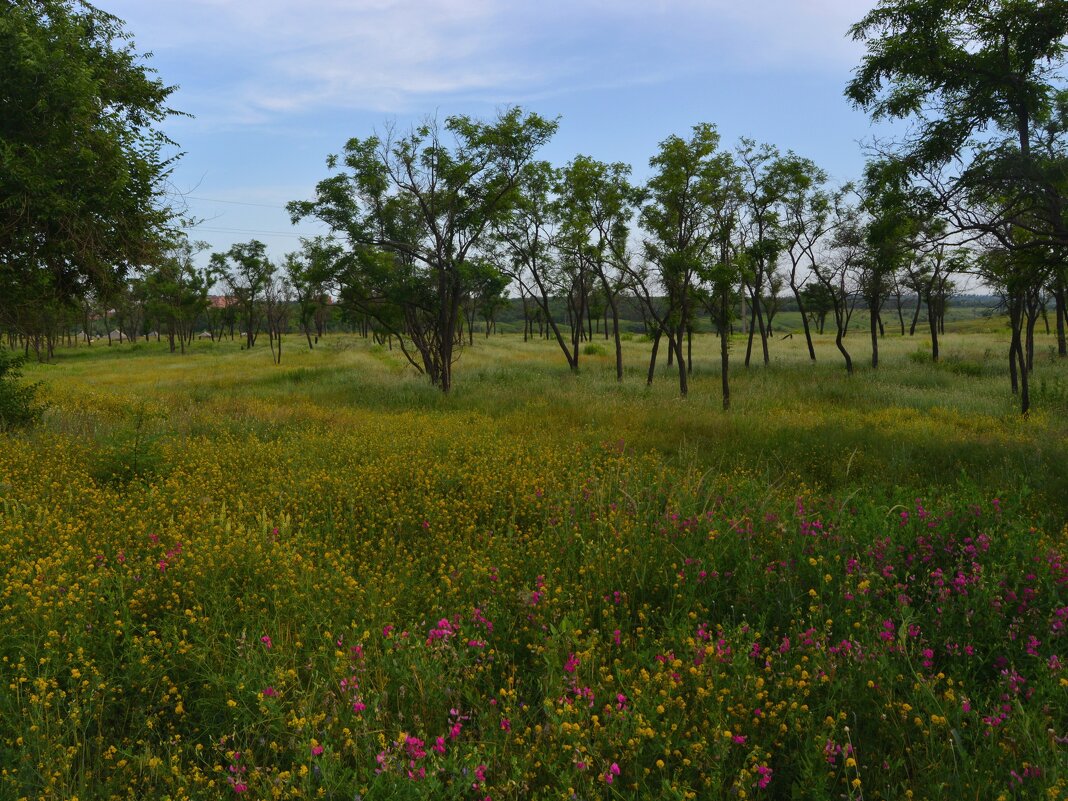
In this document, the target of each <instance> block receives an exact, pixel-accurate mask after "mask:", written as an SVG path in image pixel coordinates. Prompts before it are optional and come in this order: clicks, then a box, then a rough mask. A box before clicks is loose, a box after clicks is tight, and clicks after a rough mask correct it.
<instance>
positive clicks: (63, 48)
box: [0, 0, 176, 318]
mask: <svg viewBox="0 0 1068 801" xmlns="http://www.w3.org/2000/svg"><path fill="white" fill-rule="evenodd" d="M0 75H3V80H2V81H0V296H2V297H3V298H4V301H3V303H2V304H0V306H2V308H0V313H4V314H6V315H7V316H8V317H9V318H10V317H11V308H12V306H13V305H15V304H19V303H21V304H30V305H33V304H40V303H41V302H44V301H47V302H62V301H66V300H69V299H70V298H72V297H73V296H76V295H80V294H82V293H84V292H85V291H87V290H90V289H101V288H103V287H105V286H106V285H108V284H109V283H112V282H113V281H114V280H115V279H116V278H117V277H121V276H122V275H123V274H124V273H125V271H126V269H127V268H128V267H129V266H130V265H136V264H142V263H145V262H147V261H148V260H150V259H151V258H152V257H153V256H155V255H156V254H157V253H158V251H159V249H160V246H159V243H160V234H161V231H162V229H163V228H164V227H165V226H166V224H167V223H168V221H169V220H170V219H171V213H170V210H169V209H168V208H167V206H166V204H165V203H164V197H163V195H164V189H165V187H164V183H165V179H166V178H167V175H168V173H169V170H170V167H171V163H172V160H173V158H167V157H166V156H165V151H166V150H167V149H168V147H169V146H170V145H171V143H170V141H169V140H168V139H167V137H166V136H165V135H164V134H163V133H162V131H161V130H160V128H159V124H160V123H161V122H162V121H163V120H164V119H166V118H167V117H168V116H170V115H172V114H174V113H176V112H174V111H172V110H171V109H170V108H168V107H167V105H166V103H167V98H168V97H169V96H170V94H171V93H172V92H173V91H174V87H171V86H167V85H165V84H164V83H163V82H161V81H160V80H159V79H158V78H157V77H156V76H155V74H154V71H153V70H152V69H150V68H149V67H148V66H146V64H145V58H144V57H143V56H142V55H140V54H138V53H137V51H136V50H135V49H134V47H133V44H132V42H131V40H130V36H129V34H128V33H127V32H126V31H125V30H124V28H123V23H122V22H121V21H120V20H119V19H117V18H116V17H114V16H112V15H110V14H107V13H105V12H103V11H100V10H99V9H97V8H95V7H93V6H91V5H89V4H88V3H85V2H81V0H0Z"/></svg>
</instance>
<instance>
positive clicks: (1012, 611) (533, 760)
mask: <svg viewBox="0 0 1068 801" xmlns="http://www.w3.org/2000/svg"><path fill="white" fill-rule="evenodd" d="M950 328H951V329H952V330H950V332H949V333H947V335H946V336H945V337H944V339H943V341H942V352H943V359H942V361H941V362H940V363H939V364H932V363H930V361H929V358H928V357H927V355H926V353H927V352H926V349H925V348H926V340H925V339H924V338H922V337H921V336H917V337H914V338H908V337H904V338H902V337H898V336H894V335H890V336H888V337H887V338H886V339H885V341H884V342H883V344H882V346H881V347H882V362H881V365H880V368H879V370H878V371H872V370H871V369H870V368H867V367H866V366H865V365H864V359H865V358H866V357H867V355H868V351H867V347H866V343H865V341H864V337H863V335H862V334H860V333H858V334H851V335H850V338H849V340H848V344H849V346H850V347H851V349H852V350H853V356H854V359H855V361H856V362H857V368H858V369H857V373H856V374H855V375H853V376H851V377H850V376H847V375H846V374H845V371H844V370H843V369H842V367H841V362H840V359H839V357H838V356H837V354H836V352H835V351H834V346H833V341H832V339H831V338H830V337H822V338H820V340H819V343H818V361H817V363H816V364H814V365H813V364H810V363H808V359H807V354H806V353H805V352H804V344H803V339H801V338H800V337H794V338H793V339H789V340H783V339H776V340H775V341H774V342H773V343H772V362H771V365H770V366H768V367H767V368H765V367H763V366H761V365H759V364H755V365H754V366H753V367H751V368H749V369H748V370H747V369H745V368H744V367H742V366H741V364H740V362H741V357H742V355H743V353H744V342H743V341H742V340H741V339H740V338H738V339H736V340H735V341H734V342H733V344H732V358H733V360H734V365H733V367H732V390H733V396H732V403H733V408H732V409H731V411H730V412H723V411H722V410H721V409H720V398H719V374H718V343H717V341H716V340H714V339H713V338H712V337H710V336H707V335H702V336H698V337H697V340H696V342H695V348H694V353H695V363H694V376H693V382H692V385H691V393H690V396H689V397H688V398H686V399H685V400H680V399H679V398H678V397H677V384H676V383H675V381H674V374H673V373H672V372H671V370H669V368H668V367H667V366H666V364H663V362H662V363H661V367H660V370H659V375H658V377H657V380H656V382H655V383H654V384H653V386H651V387H647V386H646V385H645V369H646V366H647V363H646V360H647V354H648V351H649V343H648V342H647V341H645V340H643V339H642V338H641V337H639V336H630V337H628V339H627V341H626V342H625V343H624V344H625V347H626V351H625V363H626V365H627V375H626V376H625V380H624V381H623V382H622V383H620V384H617V383H616V381H615V380H614V372H613V366H612V353H611V344H610V343H609V342H603V341H596V342H594V343H591V344H590V345H588V346H587V351H588V352H586V353H584V354H583V355H582V357H581V359H582V363H581V369H580V372H579V373H578V374H577V375H572V374H570V373H569V372H568V371H567V369H566V365H565V363H564V360H563V358H562V357H561V356H560V354H559V352H558V351H557V350H556V346H555V344H554V343H551V342H545V341H532V342H523V341H522V337H521V336H517V335H516V334H514V333H511V334H507V335H504V336H494V337H491V338H489V339H483V338H479V337H476V341H475V345H474V346H473V347H471V348H468V349H466V350H465V351H464V352H463V355H462V357H461V359H460V362H459V363H458V365H457V371H456V384H455V388H454V390H453V392H452V393H451V394H450V395H448V396H444V395H442V394H441V393H440V392H438V391H437V390H435V389H433V388H432V387H430V386H429V385H428V384H427V383H426V382H425V381H424V380H423V379H421V378H419V377H418V376H416V375H415V374H414V373H413V371H412V370H411V368H408V367H406V366H405V364H404V360H403V358H402V357H401V355H400V354H399V353H398V352H396V351H391V350H390V349H389V348H388V347H384V346H377V345H373V344H371V343H370V342H369V341H366V340H363V339H360V338H358V337H354V336H346V335H331V336H329V337H327V338H326V339H325V340H324V341H323V342H322V343H320V345H319V347H318V348H316V350H314V351H311V352H309V351H308V349H307V348H306V346H305V345H304V343H303V341H302V340H301V339H300V338H299V337H296V336H291V337H288V338H287V343H286V350H285V355H284V356H283V360H282V364H281V365H280V366H274V365H272V364H271V360H270V354H269V351H268V350H267V347H266V344H264V345H263V347H262V348H261V347H259V346H257V347H256V348H255V349H253V350H251V351H248V350H241V349H240V348H239V345H238V343H231V342H222V343H218V344H215V343H205V342H197V343H195V344H194V347H193V350H192V351H191V352H190V353H189V354H187V355H185V356H180V355H176V354H170V353H167V352H166V346H165V344H156V343H138V344H135V345H129V344H126V345H122V346H115V347H112V348H108V347H106V346H104V345H101V344H95V345H93V346H92V347H91V348H90V347H85V346H82V347H79V348H75V349H69V350H61V351H59V353H58V356H57V359H56V361H55V363H53V364H50V365H39V366H33V367H30V368H28V369H27V370H26V373H27V378H28V379H30V380H33V381H40V382H41V383H42V397H43V398H44V399H45V400H46V401H47V403H48V405H49V406H48V409H47V411H46V413H45V415H44V419H43V420H42V422H41V424H40V425H39V426H38V427H37V428H36V429H35V430H31V431H28V432H17V433H11V434H3V435H0V570H2V571H3V580H2V582H0V679H2V682H0V798H5V799H6V798H11V799H21V798H26V799H74V798H77V799H79V800H80V801H87V799H141V798H159V799H214V798H229V797H246V798H256V799H260V798H263V799H292V798H327V799H346V801H351V800H352V799H367V800H368V801H373V800H374V799H379V798H397V799H417V798H451V799H478V801H484V799H495V800H496V801H501V800H502V799H520V798H523V799H525V798H546V799H549V798H551V799H561V801H565V800H566V801H571V799H611V798H642V799H645V798H654V799H687V798H739V799H745V798H754V799H760V798H769V799H773V798H774V799H794V798H811V799H832V798H834V799H840V798H847V799H901V798H913V799H937V798H977V799H978V798H994V799H1006V800H1007V799H1016V798H1047V799H1062V798H1066V797H1068V752H1066V745H1068V666H1066V663H1068V649H1066V647H1065V644H1066V639H1065V631H1066V626H1068V525H1066V521H1068V450H1066V445H1068V363H1066V362H1065V360H1063V359H1058V358H1057V357H1056V354H1055V349H1054V347H1053V340H1052V338H1050V337H1048V336H1045V335H1040V337H1039V341H1038V344H1037V347H1036V371H1035V374H1034V376H1033V392H1034V410H1033V412H1032V414H1031V415H1030V416H1029V417H1028V418H1021V417H1020V416H1019V414H1018V413H1017V412H1016V403H1015V401H1014V399H1013V397H1012V396H1011V394H1010V393H1009V391H1008V378H1007V375H1006V372H1007V370H1006V365H1005V362H1006V358H1005V351H1006V350H1007V336H1006V334H1005V332H1004V330H1003V328H1002V327H1001V324H1000V322H999V321H997V320H993V321H992V320H989V319H975V320H960V321H959V322H956V323H953V324H951V325H950Z"/></svg>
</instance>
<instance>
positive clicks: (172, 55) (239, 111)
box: [96, 0, 880, 261]
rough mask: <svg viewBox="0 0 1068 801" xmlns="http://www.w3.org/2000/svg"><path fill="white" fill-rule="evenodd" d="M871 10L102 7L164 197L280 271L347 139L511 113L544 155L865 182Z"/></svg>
mask: <svg viewBox="0 0 1068 801" xmlns="http://www.w3.org/2000/svg"><path fill="white" fill-rule="evenodd" d="M872 2H873V0H748V1H747V2H739V1H738V0H537V2H531V1H530V0H302V2H294V1H293V0H174V1H172V0H99V1H98V2H97V3H96V5H97V6H98V7H100V8H102V9H103V10H105V11H108V12H110V13H112V14H114V15H116V16H117V17H119V18H120V19H122V20H124V21H125V22H126V30H127V31H128V32H129V33H130V34H131V35H132V37H133V43H134V46H135V48H136V49H137V50H138V51H139V52H142V53H146V52H151V53H152V57H151V59H149V61H148V63H149V64H150V65H151V66H152V67H153V68H155V69H156V70H157V72H158V73H159V77H160V78H161V79H162V80H163V81H164V82H165V83H167V84H169V85H174V86H177V87H178V88H177V89H176V91H175V92H174V94H173V95H172V96H171V98H170V105H171V106H172V107H173V108H175V109H178V110H180V111H182V112H183V113H184V114H187V115H189V116H182V117H172V118H170V119H169V120H168V122H167V123H166V125H165V131H166V132H167V133H168V135H169V136H170V138H171V139H173V140H174V141H175V142H176V143H177V144H178V145H179V148H180V150H181V152H182V153H183V154H184V155H183V156H182V158H181V159H180V160H179V161H178V163H177V165H176V167H175V169H174V172H173V175H172V177H171V183H172V187H173V191H174V193H175V196H176V199H179V200H182V199H184V203H185V204H186V205H187V207H188V213H189V214H190V215H192V216H193V217H194V218H195V219H196V220H198V221H199V224H197V225H196V226H195V227H193V228H191V229H190V231H189V233H190V235H191V237H192V238H193V239H196V240H203V241H205V242H206V243H207V244H208V250H207V251H205V253H204V254H203V255H202V257H201V258H202V260H203V261H206V260H207V253H208V252H210V251H222V250H226V249H228V248H229V247H230V246H231V245H232V244H234V243H235V242H247V241H248V240H250V239H253V238H255V239H259V240H261V241H263V242H264V243H266V244H267V247H268V252H269V254H270V255H271V257H272V258H274V259H278V260H280V259H281V258H282V257H283V255H284V254H285V253H287V252H289V251H292V250H296V249H298V248H299V246H300V236H302V235H304V236H308V235H315V234H317V233H323V232H325V228H324V227H322V226H321V224H318V223H316V222H314V221H306V222H302V223H301V224H299V225H297V226H293V225H292V224H291V222H290V220H289V216H288V214H287V213H286V211H285V209H284V206H285V204H286V203H287V202H289V201H291V200H298V199H310V198H311V197H312V196H313V194H314V188H315V184H316V183H317V182H318V181H320V180H322V179H323V178H326V177H327V176H328V175H329V174H330V173H329V171H328V169H327V167H326V158H327V156H328V155H329V154H332V153H339V152H341V150H342V148H343V145H344V143H345V142H346V141H347V140H348V139H350V138H351V137H365V136H369V135H371V134H372V133H374V132H375V131H376V130H377V131H381V130H383V128H384V127H385V126H388V125H390V124H393V125H395V126H396V127H397V129H398V130H406V129H407V128H409V127H411V126H412V125H414V124H417V123H419V122H421V121H423V120H425V119H426V118H428V117H436V118H438V119H441V120H443V119H444V118H445V117H447V116H450V115H453V114H468V115H471V116H474V117H479V118H484V119H489V118H492V117H493V116H494V115H495V113H496V112H497V111H498V110H499V109H502V108H506V107H511V106H514V105H520V106H522V107H524V108H525V109H528V110H530V111H534V112H537V113H539V114H541V115H543V116H547V117H553V118H557V117H558V118H559V129H558V131H557V133H556V135H555V137H554V138H553V140H552V141H551V142H550V143H549V144H548V145H547V146H546V147H545V148H544V149H543V150H542V151H541V153H540V154H539V155H540V157H542V158H545V159H548V160H549V161H552V162H553V163H555V164H557V165H563V164H565V163H567V162H568V161H569V160H570V159H571V158H573V157H574V156H575V155H577V154H580V153H582V154H586V155H589V156H592V157H594V158H596V159H599V160H602V161H612V162H614V161H623V162H626V163H628V164H630V165H632V167H633V168H634V177H635V178H636V179H638V180H642V179H644V178H645V177H647V176H648V172H649V170H648V161H649V157H650V156H652V155H653V154H654V153H655V151H656V148H657V145H658V143H659V142H661V141H662V140H663V139H665V138H666V137H668V136H670V135H672V134H677V135H680V136H687V135H688V134H689V132H690V129H691V128H692V126H694V125H695V124H697V123H701V122H712V123H714V124H715V125H716V127H717V128H718V130H719V132H720V134H721V136H722V141H723V144H724V146H727V147H731V146H733V145H734V144H735V143H736V142H737V140H738V138H739V137H741V136H748V137H751V138H753V139H755V140H757V141H758V142H767V143H771V144H774V145H776V146H777V147H778V148H779V149H780V150H782V151H784V152H785V151H787V150H792V151H794V152H796V153H798V154H799V155H802V156H806V157H809V158H811V159H813V160H815V161H816V162H817V163H818V164H820V165H821V166H822V167H823V168H824V169H826V170H827V171H828V172H829V173H830V174H831V176H832V178H833V179H835V180H836V181H839V182H845V181H847V180H851V179H854V178H856V177H858V176H859V174H860V171H861V169H862V165H863V152H862V148H861V143H862V142H864V141H866V140H870V139H871V137H872V136H873V135H876V134H878V133H879V132H880V129H879V128H877V127H873V126H872V125H871V124H870V122H869V120H868V118H867V116H866V115H865V114H864V113H863V112H861V111H858V110H856V109H853V108H852V107H851V106H850V104H849V103H848V101H847V100H846V99H845V98H844V96H843V90H844V88H845V84H846V82H847V81H848V80H849V78H850V76H851V74H852V71H853V69H854V68H855V67H856V66H857V64H858V63H859V61H860V58H861V55H862V53H863V49H862V46H861V45H860V44H858V43H856V42H853V41H852V40H851V39H850V37H849V35H848V30H849V27H850V25H851V24H853V23H854V22H856V21H857V20H858V19H859V18H860V17H861V16H863V14H864V12H865V11H866V10H867V9H868V7H869V6H870V5H871V4H872Z"/></svg>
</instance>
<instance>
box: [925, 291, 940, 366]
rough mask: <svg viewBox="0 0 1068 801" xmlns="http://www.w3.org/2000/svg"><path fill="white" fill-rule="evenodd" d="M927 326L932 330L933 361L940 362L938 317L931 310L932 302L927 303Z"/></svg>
mask: <svg viewBox="0 0 1068 801" xmlns="http://www.w3.org/2000/svg"><path fill="white" fill-rule="evenodd" d="M927 324H928V325H929V326H930V328H931V361H933V362H937V361H938V315H937V314H935V311H934V309H932V308H931V302H930V300H928V302H927Z"/></svg>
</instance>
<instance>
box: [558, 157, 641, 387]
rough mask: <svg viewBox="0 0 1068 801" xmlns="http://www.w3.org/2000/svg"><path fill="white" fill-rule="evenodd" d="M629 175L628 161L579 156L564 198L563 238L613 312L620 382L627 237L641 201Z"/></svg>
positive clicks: (564, 183) (564, 178) (567, 172)
mask: <svg viewBox="0 0 1068 801" xmlns="http://www.w3.org/2000/svg"><path fill="white" fill-rule="evenodd" d="M629 176H630V166H629V165H626V164H620V163H616V164H606V163H604V162H601V161H597V160H595V159H592V158H590V157H589V156H576V157H575V158H574V159H572V160H571V162H570V163H569V164H568V165H567V166H566V167H565V168H564V169H563V172H562V174H561V181H560V199H559V207H560V211H561V216H562V225H561V228H562V230H561V241H562V242H563V243H565V245H564V246H565V247H566V248H568V249H569V250H570V251H572V252H573V253H574V254H575V257H576V258H578V259H581V260H583V261H584V262H585V263H586V264H587V265H588V267H589V269H590V270H591V271H592V272H593V273H594V274H595V275H596V276H597V278H598V279H599V280H600V282H601V289H602V290H603V292H604V299H605V301H606V302H607V306H608V310H609V311H610V312H611V314H612V329H613V331H614V337H615V352H616V380H618V381H622V380H623V346H622V341H621V339H620V332H619V300H620V295H621V294H622V292H623V291H624V289H626V287H627V286H628V285H629V282H628V281H627V265H628V264H629V262H630V256H629V254H628V253H627V240H628V239H629V237H630V221H631V219H632V218H633V217H634V214H635V211H636V209H637V205H638V202H639V200H640V194H639V192H638V191H637V190H636V189H635V188H634V187H633V186H632V185H631V184H630V181H629Z"/></svg>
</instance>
